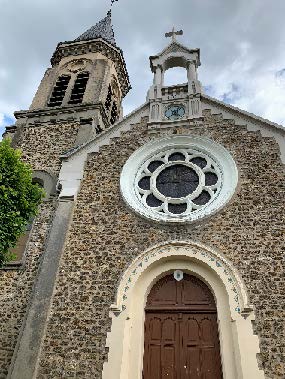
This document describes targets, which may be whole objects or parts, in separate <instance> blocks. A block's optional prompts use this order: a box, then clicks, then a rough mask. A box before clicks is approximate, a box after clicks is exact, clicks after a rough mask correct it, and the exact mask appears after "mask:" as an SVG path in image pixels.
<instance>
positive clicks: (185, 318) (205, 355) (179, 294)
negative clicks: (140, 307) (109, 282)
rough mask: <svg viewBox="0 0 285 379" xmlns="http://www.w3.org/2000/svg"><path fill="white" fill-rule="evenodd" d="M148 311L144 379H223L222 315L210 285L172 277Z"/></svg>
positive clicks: (158, 287)
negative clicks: (219, 317)
mask: <svg viewBox="0 0 285 379" xmlns="http://www.w3.org/2000/svg"><path fill="white" fill-rule="evenodd" d="M145 311H146V318H145V346H144V367H143V379H222V368H221V359H220V347H219V337H218V326H217V311H216V306H215V301H214V298H213V295H212V294H211V292H210V290H209V289H208V287H207V286H206V284H205V283H203V282H202V281H201V280H199V279H198V278H196V277H194V276H191V275H187V274H184V276H183V279H182V280H181V281H176V280H175V278H174V277H173V275H168V276H166V277H164V278H162V279H160V280H159V281H158V282H157V283H156V284H155V285H154V287H153V288H152V290H151V292H150V294H149V296H148V299H147V305H146V310H145Z"/></svg>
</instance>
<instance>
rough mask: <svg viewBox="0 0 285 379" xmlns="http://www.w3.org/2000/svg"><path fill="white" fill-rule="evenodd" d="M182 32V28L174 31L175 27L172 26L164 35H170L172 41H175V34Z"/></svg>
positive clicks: (179, 34) (178, 34)
mask: <svg viewBox="0 0 285 379" xmlns="http://www.w3.org/2000/svg"><path fill="white" fill-rule="evenodd" d="M182 34H183V30H178V31H177V32H176V31H175V28H174V26H173V28H172V31H171V32H168V33H165V37H171V38H172V42H175V41H176V36H182Z"/></svg>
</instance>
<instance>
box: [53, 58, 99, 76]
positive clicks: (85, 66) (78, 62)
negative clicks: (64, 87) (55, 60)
mask: <svg viewBox="0 0 285 379" xmlns="http://www.w3.org/2000/svg"><path fill="white" fill-rule="evenodd" d="M91 69H92V60H91V59H86V58H77V59H74V58H73V59H71V60H69V61H68V62H66V63H64V64H63V65H62V66H61V67H60V74H61V73H73V74H77V73H78V72H81V71H91Z"/></svg>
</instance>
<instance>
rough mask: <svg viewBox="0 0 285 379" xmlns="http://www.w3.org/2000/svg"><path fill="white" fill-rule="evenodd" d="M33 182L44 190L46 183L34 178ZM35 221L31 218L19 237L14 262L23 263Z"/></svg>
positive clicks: (12, 251)
mask: <svg viewBox="0 0 285 379" xmlns="http://www.w3.org/2000/svg"><path fill="white" fill-rule="evenodd" d="M32 182H33V183H34V184H37V185H38V186H39V187H41V188H44V182H43V180H42V179H40V178H33V180H32ZM33 221H34V217H31V218H30V220H29V221H28V223H27V225H26V230H25V232H24V233H23V234H22V235H21V236H20V237H19V239H18V241H17V244H16V246H15V247H14V248H13V249H11V253H12V254H14V256H15V258H14V262H21V261H22V259H23V255H24V252H25V249H26V245H27V242H28V239H29V236H30V233H31V230H32V224H33Z"/></svg>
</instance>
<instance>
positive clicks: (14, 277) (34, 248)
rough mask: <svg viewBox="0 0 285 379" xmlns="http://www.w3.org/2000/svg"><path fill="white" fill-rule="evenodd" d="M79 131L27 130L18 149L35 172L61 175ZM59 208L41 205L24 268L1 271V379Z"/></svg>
mask: <svg viewBox="0 0 285 379" xmlns="http://www.w3.org/2000/svg"><path fill="white" fill-rule="evenodd" d="M77 130H78V126H77V125H74V124H69V125H68V124H54V125H41V126H29V127H25V128H23V129H22V130H21V131H20V132H19V135H18V139H17V147H20V148H21V150H22V152H23V155H22V157H23V159H24V160H25V161H26V162H28V163H30V164H31V166H32V168H33V169H34V170H47V171H49V172H50V171H52V172H53V173H54V174H55V175H57V174H58V172H59V169H60V159H59V156H60V154H62V153H64V152H65V151H67V150H68V149H70V148H71V147H72V146H73V145H74V141H75V138H76V134H77ZM55 208H56V200H55V199H50V201H45V202H43V203H42V204H41V206H40V208H39V212H38V215H37V217H36V219H35V221H34V225H33V228H32V231H31V234H30V239H29V242H28V244H27V248H26V252H25V257H24V261H23V265H22V267H20V268H18V269H11V267H9V265H8V269H2V270H0V310H1V311H0V379H3V378H6V376H7V372H8V368H9V365H10V362H11V358H12V355H13V351H14V348H15V346H16V342H17V338H18V335H19V331H20V328H21V326H22V323H23V320H24V317H25V313H26V309H27V305H28V302H29V299H30V297H31V294H32V288H33V284H34V281H35V279H36V275H37V272H38V269H39V264H40V261H41V256H42V254H43V252H44V248H45V241H46V238H47V236H48V232H49V228H50V226H51V222H52V218H53V215H54V211H55ZM9 268H10V269H9Z"/></svg>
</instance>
